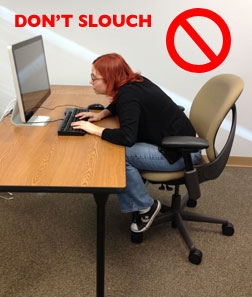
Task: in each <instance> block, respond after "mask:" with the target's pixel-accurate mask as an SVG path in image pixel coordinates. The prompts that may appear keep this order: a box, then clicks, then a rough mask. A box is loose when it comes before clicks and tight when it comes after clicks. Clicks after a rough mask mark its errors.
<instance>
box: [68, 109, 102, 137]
mask: <svg viewBox="0 0 252 297" xmlns="http://www.w3.org/2000/svg"><path fill="white" fill-rule="evenodd" d="M83 113H84V112H83ZM87 113H88V112H87ZM71 126H72V128H73V129H82V130H84V131H86V132H87V133H89V134H94V135H97V136H101V135H102V132H103V130H104V129H105V128H103V127H99V126H96V125H94V124H92V123H90V122H88V121H78V122H73V123H71Z"/></svg>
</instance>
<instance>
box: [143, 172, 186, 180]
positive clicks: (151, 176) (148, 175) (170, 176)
mask: <svg viewBox="0 0 252 297" xmlns="http://www.w3.org/2000/svg"><path fill="white" fill-rule="evenodd" d="M141 176H142V177H143V178H144V179H146V180H148V181H151V182H160V183H162V182H167V181H170V180H176V179H180V178H182V177H184V170H183V171H174V172H158V171H141Z"/></svg>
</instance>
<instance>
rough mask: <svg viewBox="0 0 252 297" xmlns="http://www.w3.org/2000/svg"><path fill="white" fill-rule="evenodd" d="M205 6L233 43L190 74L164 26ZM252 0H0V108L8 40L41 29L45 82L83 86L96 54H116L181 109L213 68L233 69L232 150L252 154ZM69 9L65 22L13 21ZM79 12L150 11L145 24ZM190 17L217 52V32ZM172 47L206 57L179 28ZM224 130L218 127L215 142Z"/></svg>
mask: <svg viewBox="0 0 252 297" xmlns="http://www.w3.org/2000/svg"><path fill="white" fill-rule="evenodd" d="M196 7H201V8H207V9H210V10H213V11H214V12H216V13H217V14H219V15H220V16H221V17H222V18H223V19H224V20H225V21H226V23H227V24H228V26H229V29H230V32H231V38H232V44H231V49H230V52H229V55H228V57H227V58H226V60H225V61H224V62H223V63H222V64H221V65H220V66H219V67H217V68H216V69H214V70H212V71H209V72H206V73H191V72H187V71H185V70H183V69H181V68H180V67H178V66H177V65H176V64H175V63H174V62H173V61H172V60H171V58H170V57H169V55H168V53H167V49H166V32H167V29H168V27H169V24H170V23H171V22H172V20H173V19H174V18H175V17H176V16H177V15H178V14H180V13H181V12H183V11H185V10H187V9H190V8H196ZM251 11H252V2H251V1H250V0H240V1H236V2H233V3H232V5H231V4H230V1H228V0H222V1H217V0H205V1H199V0H191V1H186V0H178V1H165V0H163V1H161V0H156V1H153V0H137V1H135V0H128V1H118V0H107V1H101V0H100V1H98V0H96V1H94V0H93V1H90V0H88V1H83V0H72V1H62V0H54V1H51V0H43V1H28V0H23V1H18V0H0V61H1V64H0V115H1V114H2V113H3V111H4V110H5V109H6V106H7V105H8V103H9V102H10V101H11V100H12V99H13V98H14V97H15V94H14V85H13V82H12V76H11V70H10V66H9V58H8V53H7V50H6V47H7V45H9V44H13V43H16V42H19V41H21V40H24V39H27V38H30V37H32V36H35V35H38V34H42V35H43V38H44V44H45V50H46V57H47V63H48V71H49V76H50V82H51V84H77V85H87V84H88V82H89V76H90V68H91V66H90V65H91V62H92V60H93V59H94V57H96V56H97V55H101V54H104V53H109V52H118V53H120V54H121V55H122V56H123V57H124V58H125V59H126V61H127V62H128V63H129V64H130V66H131V67H132V68H133V69H134V70H135V71H141V73H142V74H143V75H145V76H147V77H148V78H150V79H151V80H153V81H154V82H155V83H157V84H158V85H160V86H162V87H163V88H165V89H166V90H167V91H168V93H169V94H171V96H172V98H173V99H174V101H176V102H177V103H178V104H182V105H185V106H186V107H187V112H188V109H189V107H190V104H191V102H192V100H193V98H194V96H195V94H196V93H197V91H198V90H199V88H200V87H201V86H202V84H204V82H205V81H207V80H208V79H209V78H211V77H213V76H214V75H216V74H220V73H234V74H237V75H240V76H241V77H242V78H243V79H244V81H245V89H244V92H243V94H242V96H241V97H240V100H239V101H238V103H237V107H238V129H237V136H236V138H235V143H234V146H233V150H232V155H234V156H252V121H251V117H250V113H251V110H252V103H251V98H252V89H251V87H250V82H251V81H252V71H251V65H252V54H251V52H252V34H251V29H252V18H251ZM15 13H16V14H24V15H26V16H29V15H32V14H38V15H42V14H47V15H51V14H73V15H74V20H71V21H70V27H69V28H66V27H65V26H64V23H63V22H59V23H57V24H56V26H55V28H50V27H48V28H46V29H42V28H34V29H31V28H30V27H28V26H26V27H25V28H15V27H14V14H15ZM80 14H93V15H94V18H95V19H97V17H98V16H99V15H102V14H109V15H113V14H117V15H119V14H126V15H128V14H137V15H139V14H143V15H145V16H146V15H147V14H151V17H152V26H151V28H148V27H143V28H129V27H122V28H115V27H113V26H111V27H108V28H103V27H98V28H88V27H86V28H81V27H79V26H78V16H79V15H80ZM190 23H191V24H192V25H193V26H194V27H195V29H197V31H198V32H199V33H200V35H201V36H202V37H203V38H204V40H205V41H207V43H208V44H209V46H210V47H211V48H212V49H213V50H214V51H215V52H216V54H218V52H219V50H220V48H221V45H222V38H221V35H220V32H219V29H218V28H217V26H216V25H215V24H214V23H213V22H211V21H209V20H207V19H205V18H194V19H191V20H190ZM176 46H178V48H180V50H179V53H180V54H181V56H182V57H183V58H184V59H185V60H187V61H188V62H191V63H199V64H200V63H207V62H208V60H207V58H206V57H205V56H204V55H203V54H202V53H201V51H200V50H199V49H198V48H197V47H196V46H195V44H194V43H193V42H192V41H191V40H190V38H189V37H188V36H187V35H186V34H185V32H184V31H183V30H182V29H179V30H178V32H177V34H176ZM225 137H226V132H225V129H224V128H222V129H221V131H220V135H219V136H218V145H220V144H221V143H222V142H223V141H224V139H225Z"/></svg>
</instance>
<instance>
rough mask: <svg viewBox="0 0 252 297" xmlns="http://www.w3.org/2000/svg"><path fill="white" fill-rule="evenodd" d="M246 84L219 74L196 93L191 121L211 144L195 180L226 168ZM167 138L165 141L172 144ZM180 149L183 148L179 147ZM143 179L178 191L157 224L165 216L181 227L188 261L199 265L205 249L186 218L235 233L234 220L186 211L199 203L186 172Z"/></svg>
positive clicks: (144, 174) (137, 239) (147, 175)
mask: <svg viewBox="0 0 252 297" xmlns="http://www.w3.org/2000/svg"><path fill="white" fill-rule="evenodd" d="M243 87H244V83H243V80H242V79H241V78H240V77H238V76H236V75H233V74H222V75H217V76H215V77H213V78H212V79H210V80H209V81H207V82H206V83H205V85H204V86H203V87H202V88H201V89H200V91H199V92H198V94H197V95H196V97H195V99H194V101H193V103H192V106H191V110H190V120H191V123H192V125H193V127H194V129H195V130H196V133H197V136H198V137H200V138H202V139H204V140H207V141H208V142H209V147H208V148H207V149H206V154H207V156H206V159H202V160H201V161H200V163H199V164H198V165H196V166H194V170H195V171H196V172H197V174H196V175H197V179H196V182H197V183H198V184H200V183H201V182H205V181H207V180H210V179H215V178H217V177H218V176H219V175H220V174H221V172H222V171H223V169H224V168H225V165H226V162H227V160H228V157H229V154H230V151H231V147H232V143H233V139H234V134H235V127H236V107H235V102H236V100H237V99H238V98H239V95H240V94H241V92H242V90H243ZM231 110H232V127H231V128H230V134H229V137H228V139H227V142H226V144H225V146H224V147H223V149H222V150H221V152H220V153H219V154H218V153H217V151H216V148H215V139H216V135H217V132H218V130H219V127H220V125H221V123H222V122H223V120H224V119H225V117H226V115H227V114H228V113H229V111H231ZM169 139H171V137H170V138H167V139H166V143H169ZM178 150H180V148H179V147H178ZM141 175H142V177H143V179H145V180H147V181H149V182H151V183H163V184H166V185H169V186H170V185H175V194H174V195H173V201H172V205H171V207H169V206H164V205H163V206H162V209H161V210H162V213H161V214H160V215H159V216H158V217H157V218H156V219H155V221H154V224H155V223H156V224H158V223H159V222H160V223H161V222H163V221H164V220H165V219H164V218H161V217H166V219H167V220H168V221H171V222H172V225H173V226H175V227H178V229H179V231H180V233H181V234H182V236H183V238H184V239H185V241H186V243H187V245H188V247H189V249H190V254H189V260H190V262H192V263H193V264H199V263H200V262H201V259H202V252H201V251H199V250H197V249H196V248H195V247H194V245H193V243H192V241H191V239H190V236H189V234H188V232H187V230H186V227H185V225H184V223H183V220H191V221H201V222H209V223H218V224H222V231H223V234H224V235H232V234H233V233H234V228H233V226H232V224H231V223H229V222H228V221H227V220H224V219H218V218H210V217H208V216H205V215H200V214H195V213H189V212H185V211H184V210H183V208H184V207H185V206H186V205H187V206H196V203H197V201H196V199H197V198H198V197H196V198H195V197H190V193H193V191H192V192H191V191H189V188H190V182H188V181H187V180H186V179H185V172H184V171H178V172H151V171H142V172H141ZM181 184H185V185H186V187H187V189H188V194H187V195H186V196H185V197H184V198H183V199H181V197H180V195H179V185H181ZM142 236H143V234H141V233H140V235H139V234H133V232H132V237H131V239H132V241H133V242H141V241H142V239H143V237H142Z"/></svg>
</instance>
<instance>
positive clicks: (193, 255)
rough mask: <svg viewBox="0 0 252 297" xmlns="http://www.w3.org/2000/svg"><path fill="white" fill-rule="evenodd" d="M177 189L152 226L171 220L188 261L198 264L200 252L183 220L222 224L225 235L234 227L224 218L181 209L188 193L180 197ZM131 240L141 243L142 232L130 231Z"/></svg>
mask: <svg viewBox="0 0 252 297" xmlns="http://www.w3.org/2000/svg"><path fill="white" fill-rule="evenodd" d="M178 189H179V186H176V187H175V193H174V194H173V196H172V205H171V207H169V206H167V205H164V204H162V207H161V211H160V213H159V214H158V216H157V217H156V218H155V220H154V222H153V224H152V226H154V225H159V224H162V223H164V222H171V223H172V227H173V228H177V229H178V230H179V232H180V234H181V235H182V237H183V239H184V241H185V243H186V245H187V247H188V248H189V250H190V253H189V256H188V259H189V261H190V262H191V263H192V264H200V263H201V260H202V252H201V251H200V250H198V249H196V248H195V246H194V244H193V242H192V240H191V238H190V235H189V233H188V231H187V228H186V226H185V223H184V221H193V222H206V223H214V224H222V234H223V235H226V236H232V235H233V234H234V227H233V225H232V224H231V223H229V222H228V221H227V220H225V219H220V218H216V217H210V216H207V215H203V214H198V213H193V212H188V211H184V210H183V209H184V207H185V206H186V205H187V203H188V201H189V198H188V195H186V196H185V197H184V198H183V199H181V195H180V194H179V193H178ZM192 204H193V205H192V206H195V205H194V203H192ZM131 241H132V242H134V243H141V242H142V241H143V233H134V232H131Z"/></svg>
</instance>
